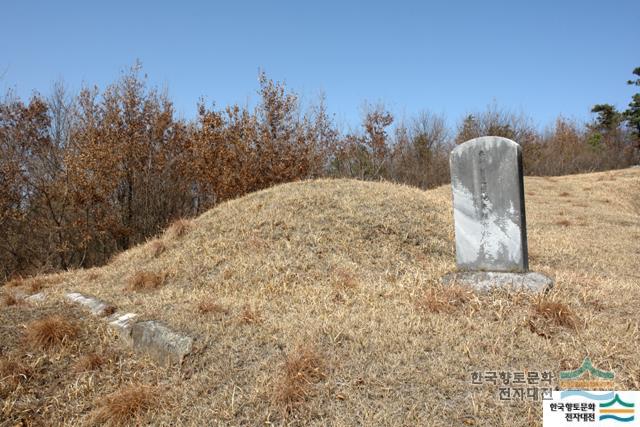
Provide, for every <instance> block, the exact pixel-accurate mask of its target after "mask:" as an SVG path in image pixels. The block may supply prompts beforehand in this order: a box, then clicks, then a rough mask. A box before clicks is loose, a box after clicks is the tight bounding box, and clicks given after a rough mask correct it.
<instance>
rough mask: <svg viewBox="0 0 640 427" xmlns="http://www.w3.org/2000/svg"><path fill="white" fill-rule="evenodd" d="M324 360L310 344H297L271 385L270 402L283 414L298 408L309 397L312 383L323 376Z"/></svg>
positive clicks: (285, 414)
mask: <svg viewBox="0 0 640 427" xmlns="http://www.w3.org/2000/svg"><path fill="white" fill-rule="evenodd" d="M325 365H326V364H325V361H324V359H323V357H322V355H321V354H320V353H319V352H318V351H317V349H315V348H314V347H311V346H299V347H298V348H296V350H295V351H293V352H292V353H290V354H289V355H288V356H287V359H286V361H285V363H284V364H283V366H282V367H281V370H280V377H279V378H278V379H277V380H276V382H275V383H274V386H273V394H272V402H273V404H274V405H275V406H276V407H277V408H279V409H280V411H281V413H282V414H283V416H287V415H289V414H291V413H292V412H294V411H296V410H298V409H299V408H300V407H301V406H302V405H303V404H304V403H305V402H306V401H307V400H308V399H309V397H310V395H311V394H312V391H313V385H314V384H317V383H318V382H320V381H322V380H323V379H324V378H325V369H326V366H325Z"/></svg>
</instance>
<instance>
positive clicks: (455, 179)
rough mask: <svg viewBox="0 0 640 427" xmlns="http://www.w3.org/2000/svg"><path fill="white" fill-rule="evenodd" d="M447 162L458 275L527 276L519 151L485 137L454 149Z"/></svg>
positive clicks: (502, 140)
mask: <svg viewBox="0 0 640 427" xmlns="http://www.w3.org/2000/svg"><path fill="white" fill-rule="evenodd" d="M449 160H450V165H451V187H452V192H453V216H454V223H455V235H456V263H457V266H458V269H459V270H462V271H504V272H526V271H527V270H528V269H529V263H528V256H527V226H526V221H525V210H524V183H523V174H522V154H521V150H520V146H519V145H518V144H516V143H515V142H514V141H512V140H510V139H507V138H501V137H498V136H485V137H481V138H476V139H472V140H470V141H467V142H465V143H464V144H461V145H459V146H457V147H456V148H455V149H454V150H453V151H452V152H451V157H450V159H449Z"/></svg>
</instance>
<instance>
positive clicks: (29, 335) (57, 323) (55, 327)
mask: <svg viewBox="0 0 640 427" xmlns="http://www.w3.org/2000/svg"><path fill="white" fill-rule="evenodd" d="M78 332H79V329H78V327H77V326H76V325H75V324H73V323H71V322H70V321H69V320H67V319H65V318H64V317H62V316H59V315H56V316H49V317H46V318H44V319H40V320H34V321H32V322H30V323H28V324H27V325H26V331H25V341H26V343H27V344H28V345H29V346H30V347H36V348H45V349H46V348H50V347H54V346H59V345H64V344H68V343H69V342H70V341H73V340H74V339H75V338H76V337H77V336H78Z"/></svg>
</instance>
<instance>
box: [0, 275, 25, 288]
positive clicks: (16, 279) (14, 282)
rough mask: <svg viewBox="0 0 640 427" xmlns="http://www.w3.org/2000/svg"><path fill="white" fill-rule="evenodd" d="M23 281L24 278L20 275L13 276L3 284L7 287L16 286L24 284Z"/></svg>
mask: <svg viewBox="0 0 640 427" xmlns="http://www.w3.org/2000/svg"><path fill="white" fill-rule="evenodd" d="M24 283H25V279H24V278H22V277H14V278H12V279H9V280H8V281H7V282H6V283H5V284H4V286H6V287H7V288H17V287H19V286H22V285H24Z"/></svg>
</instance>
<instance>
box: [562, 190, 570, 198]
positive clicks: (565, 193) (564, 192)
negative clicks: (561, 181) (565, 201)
mask: <svg viewBox="0 0 640 427" xmlns="http://www.w3.org/2000/svg"><path fill="white" fill-rule="evenodd" d="M559 196H560V197H569V196H571V194H569V193H567V192H566V191H563V192H562V193H560V194H559Z"/></svg>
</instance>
